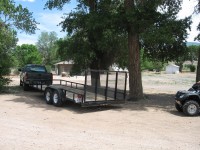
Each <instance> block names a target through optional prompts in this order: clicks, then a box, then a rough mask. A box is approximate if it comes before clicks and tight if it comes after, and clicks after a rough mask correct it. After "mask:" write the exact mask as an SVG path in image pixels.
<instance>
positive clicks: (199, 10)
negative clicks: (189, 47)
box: [195, 0, 200, 82]
mask: <svg viewBox="0 0 200 150" xmlns="http://www.w3.org/2000/svg"><path fill="white" fill-rule="evenodd" d="M197 2H198V3H197V5H196V7H195V12H196V13H197V14H200V0H197ZM197 30H198V31H200V22H199V25H198V26H197ZM195 39H196V40H198V41H200V33H199V34H198V35H197V37H196V38H195ZM198 51H199V52H198V64H197V73H196V82H198V81H200V47H199V50H198Z"/></svg>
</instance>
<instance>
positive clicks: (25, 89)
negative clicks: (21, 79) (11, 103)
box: [23, 83, 29, 91]
mask: <svg viewBox="0 0 200 150" xmlns="http://www.w3.org/2000/svg"><path fill="white" fill-rule="evenodd" d="M23 89H24V91H28V90H29V85H28V84H26V83H23Z"/></svg>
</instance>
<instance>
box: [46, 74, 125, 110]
mask: <svg viewBox="0 0 200 150" xmlns="http://www.w3.org/2000/svg"><path fill="white" fill-rule="evenodd" d="M127 77H128V72H125V71H104V70H87V71H85V76H84V79H83V80H80V81H79V80H78V79H77V80H78V81H77V80H75V81H72V80H54V84H53V85H50V86H47V87H46V88H45V92H44V95H45V100H46V103H47V104H54V105H55V106H58V107H60V106H62V104H63V103H64V101H73V102H74V103H78V104H80V105H81V106H82V107H90V106H99V105H109V104H123V103H125V99H126V86H127ZM69 79H70V78H69Z"/></svg>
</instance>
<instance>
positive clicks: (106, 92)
mask: <svg viewBox="0 0 200 150" xmlns="http://www.w3.org/2000/svg"><path fill="white" fill-rule="evenodd" d="M108 75H109V73H108V72H107V73H106V90H105V100H106V101H107V96H108Z"/></svg>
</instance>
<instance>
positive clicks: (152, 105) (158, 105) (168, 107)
mask: <svg viewBox="0 0 200 150" xmlns="http://www.w3.org/2000/svg"><path fill="white" fill-rule="evenodd" d="M10 93H12V95H15V96H17V98H14V99H10V100H8V101H13V102H16V103H25V104H26V105H28V106H29V108H35V107H36V108H42V109H44V110H53V111H62V110H69V111H73V112H74V113H92V112H98V111H108V110H113V111H124V110H130V111H148V109H154V110H155V111H156V110H161V111H166V112H169V113H171V114H173V115H177V116H183V115H182V113H179V112H178V111H176V110H175V108H174V95H173V94H165V93H158V94H146V95H145V99H143V100H139V101H126V103H125V104H120V105H112V106H99V107H86V108H83V107H81V106H80V105H78V104H74V103H72V102H66V103H65V104H64V105H63V107H54V106H52V105H47V104H46V102H45V100H44V96H43V92H41V91H39V90H36V89H31V90H30V91H26V92H25V91H23V90H22V88H20V87H19V86H16V87H14V86H13V87H10ZM1 95H2V94H1Z"/></svg>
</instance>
